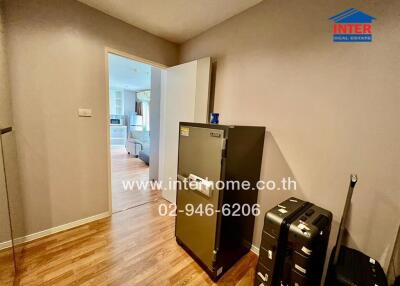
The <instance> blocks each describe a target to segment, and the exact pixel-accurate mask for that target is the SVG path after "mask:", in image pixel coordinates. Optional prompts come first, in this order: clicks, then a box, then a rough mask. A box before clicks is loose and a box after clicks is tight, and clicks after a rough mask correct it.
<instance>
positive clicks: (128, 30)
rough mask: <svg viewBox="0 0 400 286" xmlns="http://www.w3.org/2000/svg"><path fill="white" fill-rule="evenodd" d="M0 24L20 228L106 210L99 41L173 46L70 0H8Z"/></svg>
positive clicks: (172, 57) (152, 52)
mask: <svg viewBox="0 0 400 286" xmlns="http://www.w3.org/2000/svg"><path fill="white" fill-rule="evenodd" d="M6 28H7V40H8V51H9V63H10V78H11V81H10V82H11V92H12V97H13V111H14V120H15V126H16V134H17V142H18V155H19V159H20V165H21V166H20V172H21V184H22V196H23V200H24V210H25V229H26V232H25V233H26V234H31V233H35V232H38V231H41V230H45V229H48V228H51V227H54V226H59V225H62V224H65V223H68V222H72V221H76V220H79V219H82V218H86V217H89V216H93V215H96V214H100V213H103V212H107V211H108V190H107V187H108V183H107V175H108V174H107V152H108V150H107V146H106V132H107V122H106V110H107V102H108V100H107V93H106V76H105V56H104V49H105V47H111V48H114V49H118V50H121V51H124V52H128V53H131V54H134V55H136V56H139V57H143V58H146V59H148V60H152V61H155V62H158V63H161V64H165V65H173V64H175V63H176V62H177V56H178V55H177V52H178V48H177V46H176V45H175V44H172V43H170V42H167V41H164V40H162V39H160V38H157V37H155V36H153V35H150V34H148V33H146V32H144V31H142V30H139V29H136V28H134V27H132V26H130V25H128V24H125V23H123V22H121V21H119V20H116V19H114V18H112V17H110V16H107V15H105V14H103V13H101V12H98V11H97V10H94V9H92V8H89V7H88V6H85V5H83V4H81V3H79V2H77V1H72V0H35V1H32V0H23V1H22V0H9V1H8V0H7V1H6ZM79 107H85V108H91V109H92V110H93V117H91V118H78V116H77V110H78V108H79Z"/></svg>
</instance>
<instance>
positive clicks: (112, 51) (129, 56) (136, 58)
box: [104, 47, 168, 215]
mask: <svg viewBox="0 0 400 286" xmlns="http://www.w3.org/2000/svg"><path fill="white" fill-rule="evenodd" d="M108 54H114V55H117V56H121V57H124V58H127V59H130V60H134V61H137V62H141V63H144V64H148V65H151V66H153V67H156V68H159V69H160V70H165V69H166V68H168V66H166V65H164V64H160V63H157V62H154V61H151V60H148V59H145V58H142V57H139V56H136V55H133V54H130V53H128V52H124V51H120V50H117V49H114V48H110V47H105V48H104V59H105V82H106V86H105V87H106V95H107V96H106V122H105V124H106V130H107V139H106V140H107V142H106V146H107V189H108V213H109V215H112V213H113V209H112V177H111V176H112V173H111V172H112V170H111V138H110V83H109V67H108Z"/></svg>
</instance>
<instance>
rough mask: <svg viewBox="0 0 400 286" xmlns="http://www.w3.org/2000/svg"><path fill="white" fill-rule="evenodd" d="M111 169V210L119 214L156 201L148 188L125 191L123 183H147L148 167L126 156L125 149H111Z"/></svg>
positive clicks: (136, 159) (116, 147)
mask: <svg viewBox="0 0 400 286" xmlns="http://www.w3.org/2000/svg"><path fill="white" fill-rule="evenodd" d="M111 168H112V208H113V212H114V213H115V212H119V211H123V210H126V209H128V208H131V207H134V206H138V205H141V204H143V203H148V202H151V201H154V200H156V198H155V197H154V194H153V193H152V192H149V188H147V189H145V190H139V189H138V188H137V187H135V188H133V189H128V190H125V189H124V186H123V182H128V181H130V182H134V181H143V182H145V181H148V179H149V166H147V165H146V164H145V163H144V162H143V161H142V160H140V159H138V158H135V157H133V156H131V155H128V153H127V151H126V149H125V147H123V146H121V147H118V146H113V147H112V148H111Z"/></svg>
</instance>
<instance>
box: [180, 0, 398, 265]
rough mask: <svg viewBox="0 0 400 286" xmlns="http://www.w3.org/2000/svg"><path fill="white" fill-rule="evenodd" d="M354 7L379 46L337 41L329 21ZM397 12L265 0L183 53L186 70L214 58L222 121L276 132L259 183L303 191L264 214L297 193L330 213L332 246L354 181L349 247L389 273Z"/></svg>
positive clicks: (375, 5)
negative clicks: (353, 177)
mask: <svg viewBox="0 0 400 286" xmlns="http://www.w3.org/2000/svg"><path fill="white" fill-rule="evenodd" d="M322 2H323V3H322ZM350 7H355V8H358V9H361V10H363V11H365V12H366V13H368V14H371V15H373V16H375V17H376V18H377V20H376V22H375V24H374V27H373V34H374V41H373V42H372V43H333V42H332V24H331V23H330V22H329V20H328V17H330V16H333V15H335V14H336V13H339V12H341V11H342V10H344V9H348V8H350ZM399 10H400V2H399V1H362V2H360V1H334V0H329V1H317V0H312V1H310V0H300V1H290V0H288V1H281V0H267V1H264V2H263V3H261V4H259V5H257V6H255V7H253V8H251V9H250V10H247V11H246V12H244V13H242V14H240V15H238V16H235V17H233V18H231V19H229V20H228V21H225V22H224V23H222V24H220V25H218V26H216V27H214V28H212V29H210V30H208V31H207V32H205V33H204V34H202V35H200V36H198V37H197V38H195V39H193V40H190V41H188V42H186V43H184V44H183V46H182V47H181V62H186V61H190V60H193V59H196V58H201V57H205V56H211V57H213V59H214V60H215V62H216V63H215V64H214V70H216V80H215V91H214V92H213V93H215V99H214V101H215V103H214V110H215V112H220V113H221V116H220V117H221V122H222V123H231V124H235V123H236V124H249V125H263V126H266V127H267V128H268V130H269V131H270V134H269V135H268V139H267V140H266V144H265V149H264V150H265V152H264V158H263V167H262V178H263V179H267V180H268V179H275V180H276V179H280V178H281V177H282V176H287V175H294V176H295V177H296V179H297V181H298V184H299V186H300V190H298V191H297V192H293V193H288V192H282V191H280V192H262V193H261V194H260V197H259V200H260V203H261V205H262V208H263V210H264V211H266V210H268V209H269V208H270V207H272V206H274V205H275V204H277V203H279V202H280V201H281V200H283V199H285V198H287V197H289V196H291V195H296V196H299V197H302V198H305V199H307V200H310V201H311V202H314V203H316V204H318V205H320V206H322V207H325V208H327V209H329V210H332V211H333V213H334V219H335V224H334V227H333V228H334V231H333V234H332V237H333V239H331V241H332V242H333V241H334V240H335V237H336V231H337V223H338V220H340V216H341V212H342V209H343V206H344V201H345V196H346V192H347V186H348V181H349V174H350V173H351V172H357V173H358V175H359V184H358V185H357V189H356V191H355V193H354V197H353V208H352V212H351V221H350V223H349V230H350V234H351V237H350V241H349V243H350V244H351V245H353V246H356V247H358V248H360V249H361V250H363V251H365V252H366V253H368V254H369V255H371V256H373V257H376V258H378V259H379V260H380V262H381V263H382V264H383V265H384V266H385V267H387V266H388V263H389V259H390V253H391V249H392V247H393V243H394V240H395V234H396V231H397V226H398V225H399V223H400V215H399V214H400V179H399V178H400V176H399V170H400V163H399V162H400V158H399V155H400V153H399V150H400V148H399V144H400V143H399V142H400V132H399V131H400V128H399V122H400V94H399V92H400V80H399V79H400V39H399V35H400V25H399V23H400V16H399V14H398V11H399ZM244 140H245V139H244ZM262 221H263V217H259V218H258V219H257V222H256V230H255V237H254V243H255V244H257V245H258V244H259V242H260V233H261V229H262Z"/></svg>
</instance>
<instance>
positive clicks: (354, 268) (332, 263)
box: [325, 175, 388, 286]
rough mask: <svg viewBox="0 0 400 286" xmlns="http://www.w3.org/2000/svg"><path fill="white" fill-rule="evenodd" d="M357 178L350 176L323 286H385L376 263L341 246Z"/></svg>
mask: <svg viewBox="0 0 400 286" xmlns="http://www.w3.org/2000/svg"><path fill="white" fill-rule="evenodd" d="M356 183H357V176H356V175H351V176H350V185H349V191H348V193H347V198H346V204H345V207H344V210H343V215H342V219H341V221H340V227H339V233H338V238H337V241H336V247H335V248H334V249H333V250H332V254H331V257H330V260H329V267H328V273H327V277H326V280H325V286H387V285H388V282H387V278H386V275H385V272H384V271H383V269H382V267H381V265H380V264H379V262H378V261H375V260H374V259H373V258H371V257H369V256H367V255H365V254H364V253H362V252H360V251H358V250H355V249H352V248H349V247H345V246H343V245H342V240H343V235H344V230H345V223H346V219H347V214H348V212H349V208H350V202H351V197H352V195H353V190H354V187H355V185H356Z"/></svg>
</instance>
